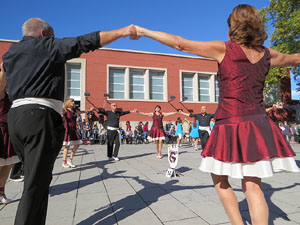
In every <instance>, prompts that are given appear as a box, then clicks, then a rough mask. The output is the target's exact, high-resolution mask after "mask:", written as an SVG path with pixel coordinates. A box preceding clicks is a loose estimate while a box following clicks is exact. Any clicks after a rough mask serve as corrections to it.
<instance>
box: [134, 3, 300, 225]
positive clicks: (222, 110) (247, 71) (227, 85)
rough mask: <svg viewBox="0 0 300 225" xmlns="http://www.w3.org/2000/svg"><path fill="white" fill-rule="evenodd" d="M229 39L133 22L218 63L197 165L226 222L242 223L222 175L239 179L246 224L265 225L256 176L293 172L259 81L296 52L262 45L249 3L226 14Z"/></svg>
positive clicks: (295, 58)
mask: <svg viewBox="0 0 300 225" xmlns="http://www.w3.org/2000/svg"><path fill="white" fill-rule="evenodd" d="M228 26H229V41H228V42H223V41H209V42H200V41H190V40H186V39H183V38H181V37H179V36H175V35H171V34H167V33H163V32H157V31H151V30H147V29H145V28H141V27H138V26H136V29H137V32H138V33H137V36H136V37H135V36H133V37H131V38H132V39H138V38H139V37H140V36H146V37H150V38H152V39H155V40H157V41H159V42H161V43H163V44H165V45H168V46H170V47H173V48H175V49H178V50H181V51H185V52H189V53H194V54H196V55H200V56H203V57H207V58H213V59H215V60H216V61H217V62H218V67H219V69H218V82H219V90H220V95H219V106H218V109H217V112H216V114H215V117H216V123H215V127H214V129H213V130H212V133H211V136H210V138H209V140H208V142H207V144H206V146H205V149H204V150H203V152H202V156H203V159H202V161H201V165H200V169H201V170H202V171H205V172H209V173H211V175H212V179H213V182H214V185H215V188H216V191H217V193H218V195H219V197H220V200H221V201H222V203H223V206H224V208H225V211H226V213H227V214H228V217H229V219H230V221H231V223H232V224H244V223H243V220H242V217H241V214H240V212H239V207H238V202H237V198H236V196H235V194H234V192H233V190H232V188H231V186H230V184H229V182H228V176H230V177H233V178H241V179H242V190H243V192H244V194H245V196H246V199H247V202H248V207H249V212H250V216H251V220H252V224H264V225H267V224H268V206H267V203H266V201H265V198H264V194H263V191H262V184H261V178H265V177H270V176H272V175H273V172H279V171H290V172H299V168H298V167H297V165H296V163H295V160H294V158H293V156H295V153H294V152H293V150H292V149H291V147H290V146H289V144H288V143H287V142H286V140H284V138H283V137H282V135H281V133H280V131H279V129H278V128H277V126H276V125H275V124H274V123H273V122H272V121H271V120H270V119H269V118H268V117H267V115H266V112H265V107H264V102H263V88H264V81H265V78H266V75H267V73H268V70H269V68H270V66H282V67H284V66H297V65H299V64H300V54H299V53H296V54H290V55H289V54H283V53H280V52H278V51H276V50H273V49H267V48H265V47H263V43H264V41H265V40H266V39H267V34H266V32H265V30H264V24H263V22H262V20H261V17H260V14H259V12H258V11H257V9H255V8H254V7H253V6H250V5H238V6H237V7H235V8H234V10H233V12H232V14H231V15H230V16H229V18H228Z"/></svg>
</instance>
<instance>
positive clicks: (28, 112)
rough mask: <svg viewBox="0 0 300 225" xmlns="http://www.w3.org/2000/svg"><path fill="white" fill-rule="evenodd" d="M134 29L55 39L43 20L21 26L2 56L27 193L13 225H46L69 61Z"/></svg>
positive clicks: (14, 140) (13, 132)
mask: <svg viewBox="0 0 300 225" xmlns="http://www.w3.org/2000/svg"><path fill="white" fill-rule="evenodd" d="M134 31H135V28H134V26H133V25H131V26H128V27H124V28H121V29H118V30H112V31H101V32H99V31H97V32H93V33H89V34H85V35H81V36H78V37H70V38H62V39H61V38H55V37H54V30H53V28H52V27H51V26H50V25H49V24H48V23H47V22H45V21H43V20H42V19H40V18H30V19H28V20H27V21H26V22H25V23H24V24H23V26H22V32H23V39H22V40H21V41H20V42H17V43H14V44H12V45H11V46H10V48H9V50H8V52H7V53H5V54H4V56H3V65H4V70H5V71H6V73H7V85H8V90H9V98H10V100H11V101H13V103H12V108H11V110H10V111H9V113H8V127H9V128H8V129H9V134H10V137H11V142H12V144H13V146H14V148H15V151H16V153H17V154H18V156H19V158H20V159H21V161H22V163H23V165H24V171H25V174H24V189H23V194H22V198H21V201H20V203H19V206H18V210H17V214H16V218H15V224H16V225H21V224H26V225H33V224H39V225H42V224H45V221H46V214H47V205H48V193H49V185H50V182H51V179H52V169H53V165H54V162H55V160H56V157H57V155H58V152H59V151H60V149H61V147H62V143H63V138H64V125H63V122H62V117H61V111H62V106H63V101H64V95H65V94H64V89H65V63H66V61H67V60H69V59H72V58H77V57H79V56H80V55H81V54H82V53H87V52H89V51H94V50H96V49H98V48H100V47H102V46H104V45H107V44H109V43H111V42H112V41H115V40H117V39H118V38H120V37H126V36H128V35H132V34H133V33H134Z"/></svg>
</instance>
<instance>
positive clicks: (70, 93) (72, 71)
mask: <svg viewBox="0 0 300 225" xmlns="http://www.w3.org/2000/svg"><path fill="white" fill-rule="evenodd" d="M80 73H81V65H76V64H67V98H73V99H74V100H80V76H81V74H80Z"/></svg>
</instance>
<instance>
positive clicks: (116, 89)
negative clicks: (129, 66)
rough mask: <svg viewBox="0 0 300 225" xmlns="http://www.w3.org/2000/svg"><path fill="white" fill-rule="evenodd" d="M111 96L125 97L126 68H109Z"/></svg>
mask: <svg viewBox="0 0 300 225" xmlns="http://www.w3.org/2000/svg"><path fill="white" fill-rule="evenodd" d="M109 97H110V98H116V99H124V98H125V69H115V68H110V69H109Z"/></svg>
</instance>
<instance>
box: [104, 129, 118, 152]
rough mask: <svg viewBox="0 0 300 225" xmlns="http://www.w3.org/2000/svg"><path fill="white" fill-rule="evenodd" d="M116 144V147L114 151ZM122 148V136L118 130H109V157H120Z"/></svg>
mask: <svg viewBox="0 0 300 225" xmlns="http://www.w3.org/2000/svg"><path fill="white" fill-rule="evenodd" d="M114 144H115V149H114V152H113V148H114ZM119 149H120V138H119V132H118V131H117V130H107V157H109V158H110V157H112V156H114V157H118V153H119Z"/></svg>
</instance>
